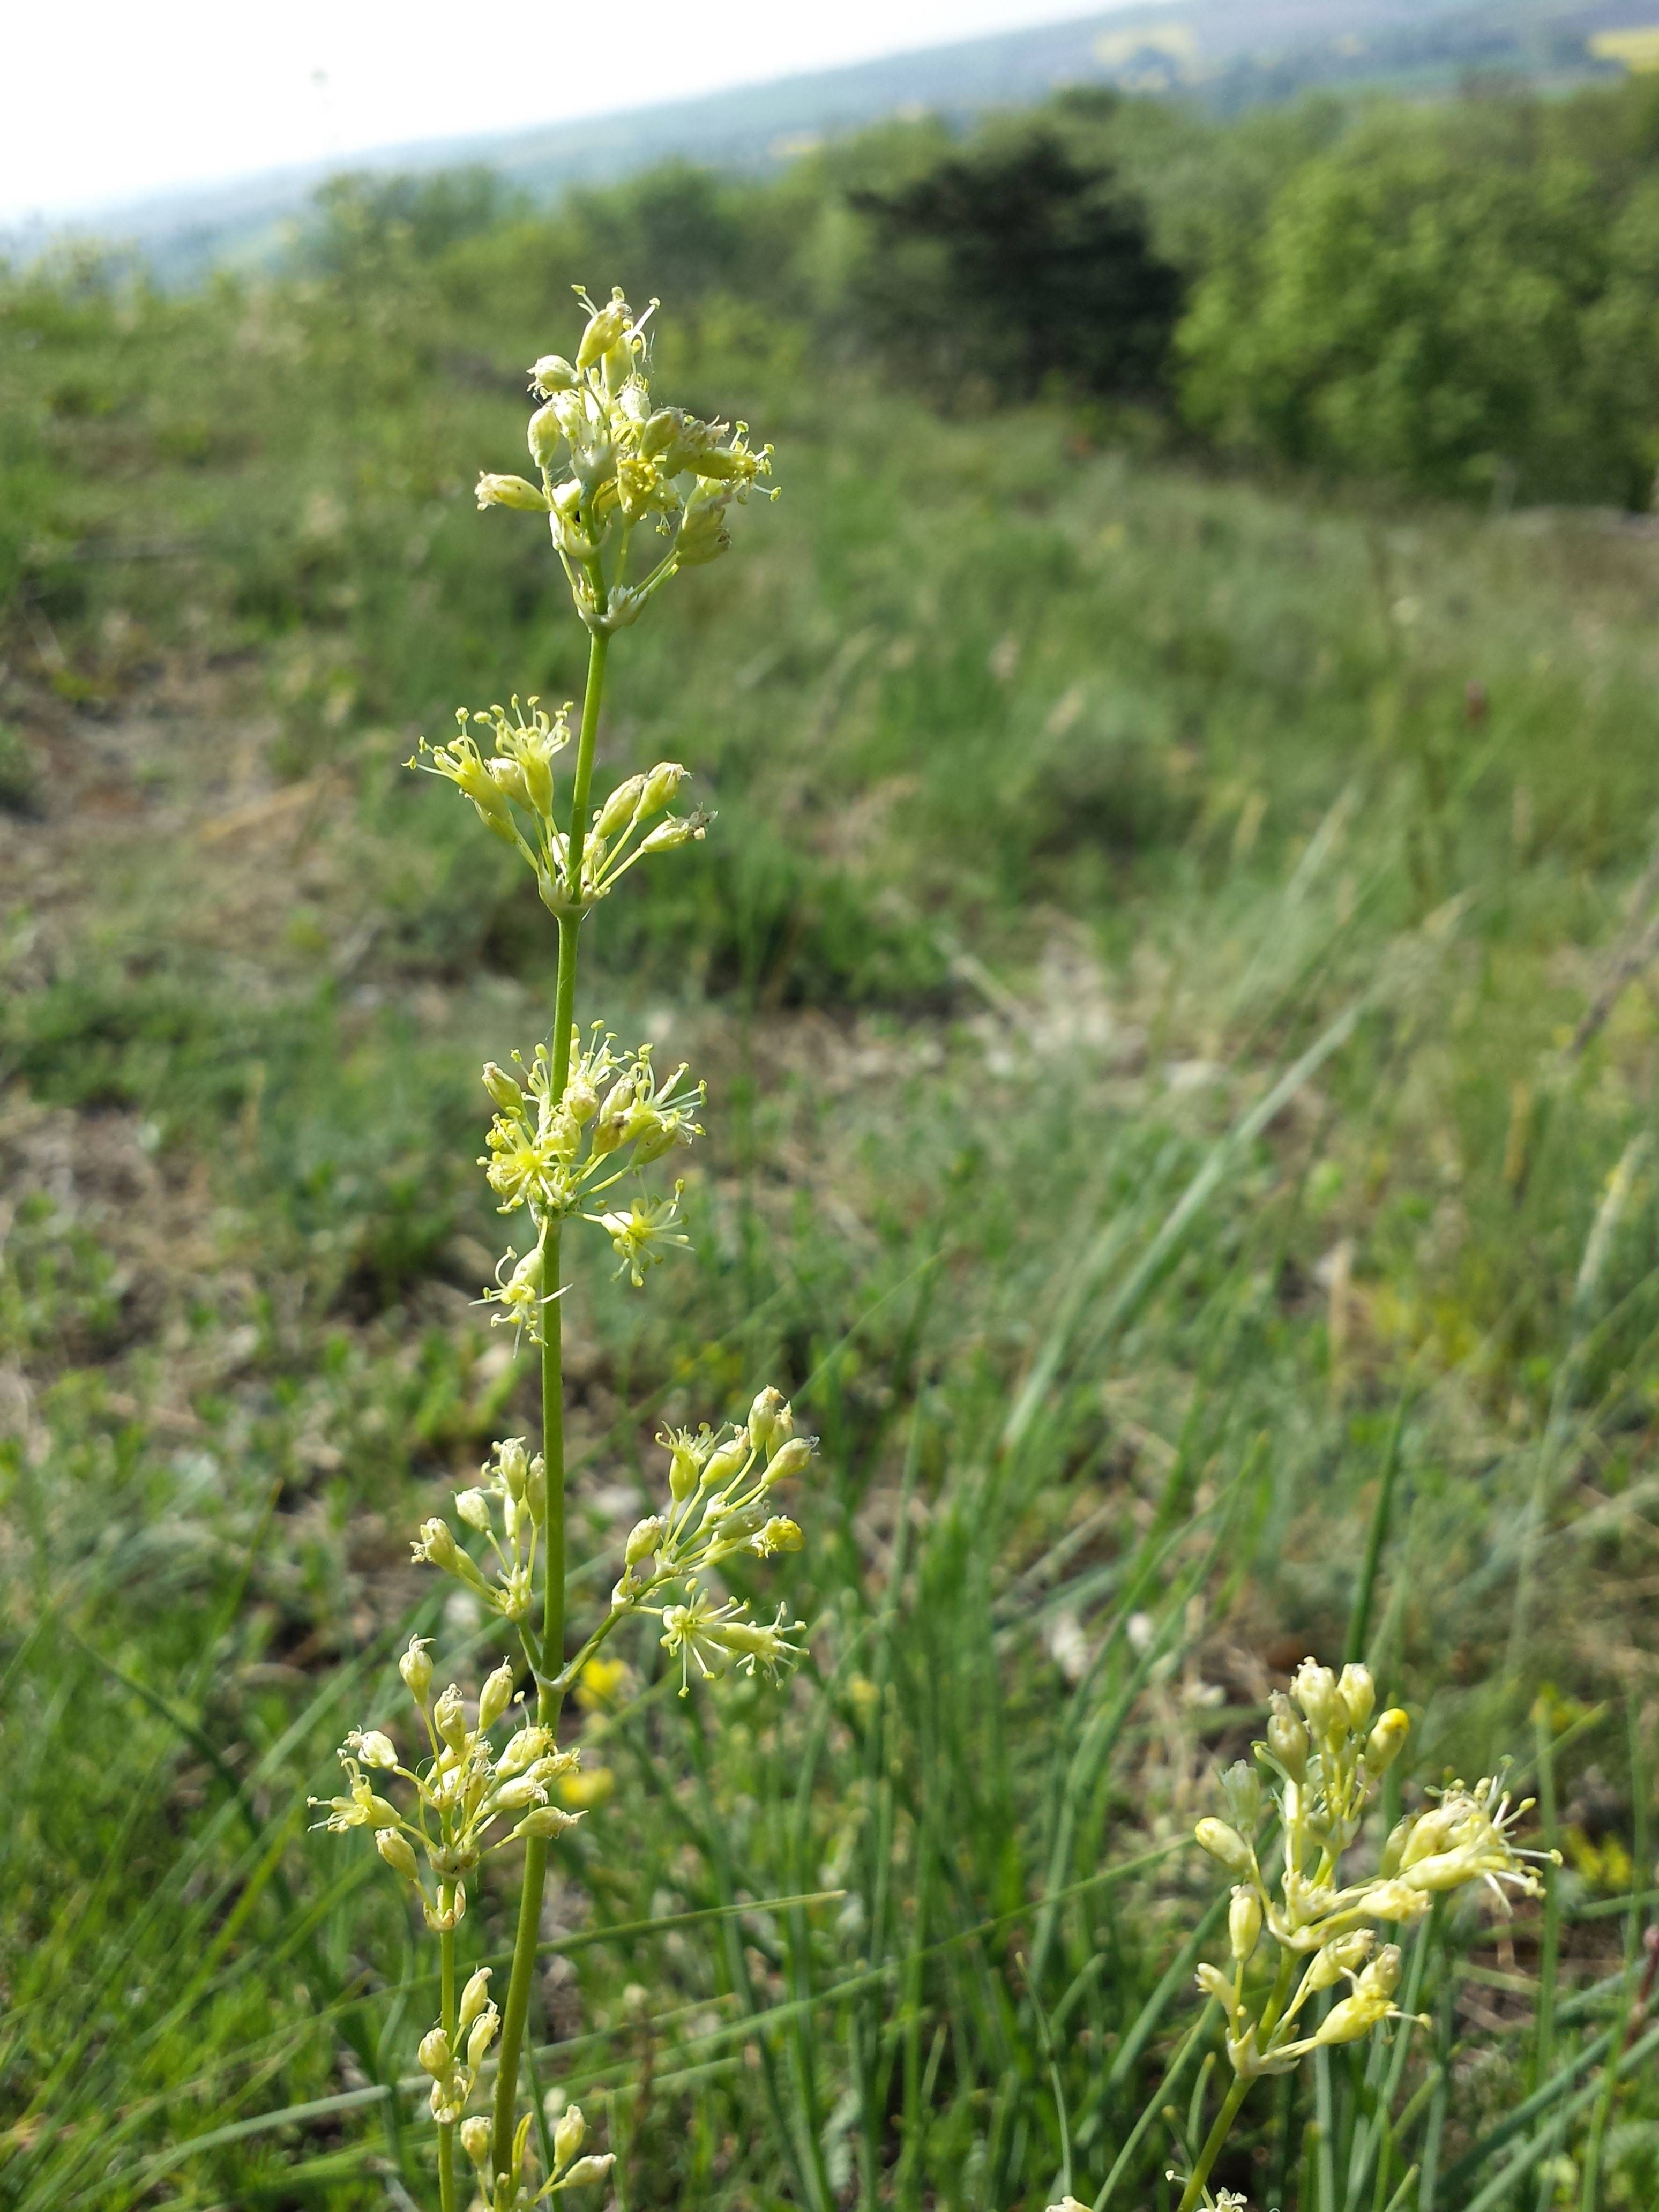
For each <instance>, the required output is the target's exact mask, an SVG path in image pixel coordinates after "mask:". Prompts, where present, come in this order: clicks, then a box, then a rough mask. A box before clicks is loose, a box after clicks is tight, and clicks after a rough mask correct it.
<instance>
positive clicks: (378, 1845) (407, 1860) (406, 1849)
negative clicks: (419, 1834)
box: [374, 1828, 421, 1881]
mask: <svg viewBox="0 0 1659 2212" xmlns="http://www.w3.org/2000/svg"><path fill="white" fill-rule="evenodd" d="M374 1848H375V1850H377V1851H379V1853H380V1857H382V1858H383V1859H384V1860H385V1861H386V1864H387V1865H388V1866H389V1867H390V1868H391V1869H392V1873H393V1874H400V1875H402V1876H403V1878H404V1881H419V1880H420V1878H421V1877H420V1873H419V1870H418V1869H417V1868H416V1864H415V1854H414V1852H413V1850H411V1849H410V1842H409V1838H408V1837H407V1836H402V1835H399V1834H398V1831H397V1829H396V1828H377V1829H376V1830H375V1831H374Z"/></svg>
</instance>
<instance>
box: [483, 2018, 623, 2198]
mask: <svg viewBox="0 0 1659 2212" xmlns="http://www.w3.org/2000/svg"><path fill="white" fill-rule="evenodd" d="M473 1978H474V1980H476V1979H477V1976H476V1975H475V1976H474V1977H473ZM468 1987H469V1988H470V1987H471V1984H468ZM530 2121H531V2115H530V2114H529V2113H528V2112H526V2114H525V2116H524V2118H523V2119H522V2120H520V2123H519V2125H518V2129H517V2131H516V2132H515V2134H514V2136H513V2156H512V2159H511V2160H510V2162H509V2163H508V2165H507V2169H506V2171H505V2172H501V2173H498V2174H496V2175H495V2176H494V2178H493V2179H492V2177H491V2173H490V2152H489V2146H490V2130H489V2121H488V2120H487V2119H485V2118H484V2117H483V2114H482V2113H481V2112H480V2113H475V2114H474V2115H473V2117H472V2118H471V2119H470V2120H464V2121H463V2122H462V2123H461V2130H460V2135H461V2148H462V2149H463V2150H465V2153H466V2154H467V2156H468V2157H469V2158H470V2159H471V2161H472V2163H473V2166H474V2167H475V2168H476V2170H477V2179H478V2194H479V2202H480V2203H482V2204H483V2206H484V2208H485V2212H526V2208H527V2207H529V2206H531V2205H534V2204H544V2203H546V2202H547V2200H548V2198H549V2197H556V2196H557V2195H558V2194H559V2192H560V2191H562V2190H566V2189H580V2188H582V2187H583V2186H584V2185H586V2184H587V2183H588V2182H592V2181H603V2180H604V2179H605V2176H606V2174H608V2173H609V2172H610V2171H611V2167H612V2166H614V2165H615V2164H616V2154H615V2153H614V2152H612V2151H608V2150H607V2151H602V2152H600V2153H599V2154H598V2155H597V2156H595V2155H594V2154H592V2153H590V2154H588V2155H587V2156H586V2157H584V2156H583V2155H582V2144H583V2142H585V2141H586V2136H587V2123H586V2120H585V2119H584V2118H582V2108H581V2106H580V2105H569V2106H566V2108H565V2110H564V2111H563V2112H561V2113H560V2115H559V2117H558V2119H557V2121H556V2124H555V2125H554V2129H553V2171H552V2172H551V2173H550V2174H549V2176H548V2178H547V2179H546V2180H545V2181H544V2182H543V2184H542V2185H541V2187H540V2188H539V2189H533V2186H532V2185H533V2179H534V2177H533V2176H532V2173H531V2172H530Z"/></svg>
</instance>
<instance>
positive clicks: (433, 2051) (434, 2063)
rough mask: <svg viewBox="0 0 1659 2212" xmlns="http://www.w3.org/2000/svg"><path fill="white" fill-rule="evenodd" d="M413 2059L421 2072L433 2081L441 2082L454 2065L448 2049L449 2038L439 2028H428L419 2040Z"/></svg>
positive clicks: (451, 2053) (452, 2055) (451, 2052)
mask: <svg viewBox="0 0 1659 2212" xmlns="http://www.w3.org/2000/svg"><path fill="white" fill-rule="evenodd" d="M415 2057H416V2060H417V2061H418V2063H419V2064H420V2068H421V2071H422V2073H423V2074H429V2075H431V2076H432V2078H433V2080H434V2081H441V2080H442V2079H443V2077H444V2075H446V2074H447V2073H448V2071H449V2069H450V2068H451V2066H452V2065H453V2063H454V2054H453V2051H451V2050H450V2047H449V2038H448V2037H447V2035H446V2034H445V2033H444V2032H443V2030H442V2028H441V2027H429V2028H428V2030H427V2032H426V2033H425V2034H424V2035H423V2036H422V2038H421V2040H420V2043H419V2045H418V2046H417V2048H416V2052H415Z"/></svg>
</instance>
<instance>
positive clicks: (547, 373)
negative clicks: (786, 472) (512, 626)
mask: <svg viewBox="0 0 1659 2212" xmlns="http://www.w3.org/2000/svg"><path fill="white" fill-rule="evenodd" d="M577 296H578V298H579V299H580V301H581V302H582V305H583V306H584V307H586V310H587V326H586V330H585V331H583V332H582V337H581V343H580V345H579V346H578V347H577V349H576V358H575V360H574V362H569V361H566V360H565V359H564V358H563V356H561V355H559V354H546V355H544V356H543V357H542V359H541V360H539V361H538V362H536V364H535V366H534V367H533V368H532V369H531V371H530V384H531V389H532V392H534V393H535V395H536V397H537V398H538V399H540V400H541V401H542V403H543V404H542V405H541V406H540V407H538V409H537V410H536V412H535V413H534V414H533V415H532V416H531V418H530V428H529V434H528V441H529V446H530V458H531V459H532V461H533V462H534V463H535V464H536V466H537V469H538V471H539V472H540V477H541V483H540V485H539V487H538V486H537V485H536V484H534V483H527V482H526V479H525V478H524V477H513V476H489V475H486V476H481V477H479V479H478V504H479V506H480V507H517V508H520V510H522V511H524V512H526V513H532V514H544V515H545V516H546V517H547V522H548V528H549V530H550V532H551V533H552V538H553V544H554V546H555V548H556V550H557V553H558V556H559V560H560V562H561V563H562V566H563V568H564V573H565V576H566V580H568V583H569V586H570V591H571V596H572V598H573V599H574V601H575V604H576V611H577V613H578V614H579V615H580V617H581V618H582V620H583V621H584V622H585V623H586V624H587V626H588V628H589V629H591V630H593V631H595V632H596V633H598V634H599V635H610V634H611V632H612V631H615V630H619V629H626V628H627V627H628V626H629V623H634V622H636V621H637V620H638V619H639V617H640V616H641V614H642V613H643V612H644V611H645V608H646V607H647V605H648V604H649V602H650V600H651V599H652V597H653V594H654V593H655V592H658V591H659V590H660V589H661V587H662V586H663V585H664V584H665V583H666V582H667V580H668V579H669V578H670V577H671V576H672V575H674V574H677V572H678V570H680V569H682V568H700V567H702V565H703V564H704V563H705V562H709V561H713V560H715V559H716V558H718V556H720V554H721V553H723V552H724V551H725V550H726V547H727V546H728V545H729V544H731V542H732V541H731V538H730V535H729V533H728V531H727V528H726V525H727V522H728V520H729V517H730V512H731V508H732V504H733V503H734V502H736V503H737V504H738V505H741V504H743V502H744V501H746V500H747V498H748V496H749V494H750V491H751V490H753V489H755V488H756V486H757V484H758V483H759V481H760V479H761V478H762V477H765V476H769V474H770V473H771V463H772V449H771V447H769V446H765V447H761V449H760V450H759V451H758V452H757V451H756V450H755V449H754V448H753V447H750V444H749V443H748V425H747V424H746V423H744V422H739V423H738V425H737V427H736V428H735V429H733V428H732V426H731V425H730V424H728V423H725V422H700V421H699V420H698V419H697V417H696V416H694V415H689V414H687V413H686V412H685V411H684V409H683V408H678V407H659V406H656V405H655V404H653V400H652V397H651V386H650V380H649V375H648V370H649V366H650V358H649V356H650V347H649V341H648V340H647V336H646V325H647V323H648V322H649V320H650V319H651V316H652V314H653V313H654V312H655V309H656V305H657V303H656V301H654V300H653V301H652V302H651V305H650V307H647V309H646V311H645V313H644V314H642V315H638V316H636V315H635V313H634V310H633V309H632V308H631V307H629V304H628V302H627V301H626V300H625V299H624V298H623V295H622V293H621V292H620V291H615V292H613V293H612V294H611V298H610V300H609V301H607V302H606V303H605V306H604V307H595V306H594V304H593V302H592V301H591V300H590V299H589V298H588V297H587V295H586V293H585V292H581V291H580V290H579V291H578V294H577ZM642 525H643V526H648V527H649V529H650V532H651V534H652V536H653V538H656V539H657V540H658V541H659V544H658V545H657V546H656V547H655V548H653V551H654V554H655V558H654V561H653V562H652V565H650V566H649V567H648V568H647V569H646V571H645V573H644V574H642V575H641V576H640V577H639V580H637V581H636V582H632V583H630V582H629V579H628V571H629V556H630V555H631V554H632V552H633V550H634V544H633V541H634V536H635V532H636V531H638V530H639V529H640V528H641V526H642Z"/></svg>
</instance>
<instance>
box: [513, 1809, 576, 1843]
mask: <svg viewBox="0 0 1659 2212" xmlns="http://www.w3.org/2000/svg"><path fill="white" fill-rule="evenodd" d="M579 1818H580V1815H579V1814H574V1813H566V1812H562V1811H561V1809H560V1808H559V1807H558V1806H556V1805H538V1806H537V1808H536V1809H535V1811H534V1812H533V1813H526V1814H525V1816H524V1818H523V1820H520V1823H519V1825H518V1826H517V1827H516V1828H514V1830H513V1834H514V1835H515V1836H562V1834H563V1833H564V1832H565V1830H566V1829H567V1828H574V1826H575V1825H576V1822H577V1820H578V1819H579Z"/></svg>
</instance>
